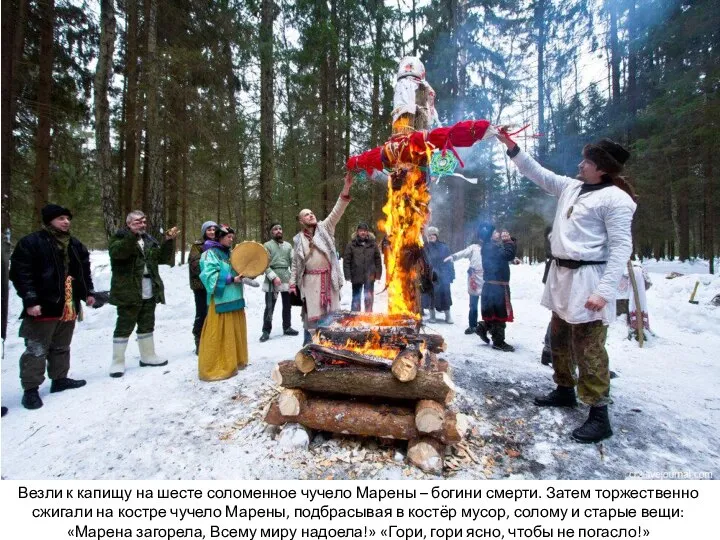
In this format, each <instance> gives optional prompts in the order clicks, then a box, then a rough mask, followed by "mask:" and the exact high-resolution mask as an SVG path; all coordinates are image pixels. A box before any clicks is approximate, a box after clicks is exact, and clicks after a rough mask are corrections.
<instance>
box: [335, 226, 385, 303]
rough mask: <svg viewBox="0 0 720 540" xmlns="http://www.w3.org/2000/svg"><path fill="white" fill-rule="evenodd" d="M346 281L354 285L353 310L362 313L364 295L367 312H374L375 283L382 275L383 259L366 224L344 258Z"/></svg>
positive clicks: (347, 248) (354, 236) (358, 232)
mask: <svg viewBox="0 0 720 540" xmlns="http://www.w3.org/2000/svg"><path fill="white" fill-rule="evenodd" d="M343 272H344V274H345V279H346V280H348V281H349V282H350V283H352V307H351V308H350V309H352V310H353V311H360V296H361V295H363V289H364V295H363V296H364V304H365V311H372V309H373V300H374V298H375V281H376V280H378V279H380V276H381V275H382V257H381V256H380V249H379V248H378V246H377V244H376V243H375V235H374V234H372V233H371V232H370V231H369V229H368V226H367V224H366V223H360V224H359V225H358V226H357V230H356V231H355V234H353V236H352V239H351V240H350V243H348V245H347V247H346V248H345V255H344V256H343Z"/></svg>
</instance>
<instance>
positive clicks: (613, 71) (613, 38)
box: [606, 2, 620, 113]
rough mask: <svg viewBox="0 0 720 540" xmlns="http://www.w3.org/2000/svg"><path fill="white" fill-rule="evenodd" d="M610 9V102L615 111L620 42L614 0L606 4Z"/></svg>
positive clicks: (616, 107) (617, 108)
mask: <svg viewBox="0 0 720 540" xmlns="http://www.w3.org/2000/svg"><path fill="white" fill-rule="evenodd" d="M606 6H607V9H608V10H609V11H610V34H609V36H608V39H609V40H610V76H611V79H612V103H613V108H614V109H615V111H616V113H617V112H618V110H619V105H620V43H619V41H618V22H617V19H618V14H617V5H616V4H615V2H609V3H608V4H606Z"/></svg>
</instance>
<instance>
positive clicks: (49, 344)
mask: <svg viewBox="0 0 720 540" xmlns="http://www.w3.org/2000/svg"><path fill="white" fill-rule="evenodd" d="M74 330H75V321H67V322H61V321H59V320H55V321H37V320H35V319H34V318H32V317H28V318H26V319H23V321H22V323H21V324H20V337H21V338H24V339H25V352H24V353H23V354H22V356H21V357H20V383H21V384H22V387H23V390H30V389H32V388H37V387H38V386H40V385H41V384H42V383H43V381H44V380H45V364H46V362H47V372H48V377H50V379H52V380H55V379H64V378H65V377H67V374H68V371H69V369H70V343H71V342H72V337H73V331H74Z"/></svg>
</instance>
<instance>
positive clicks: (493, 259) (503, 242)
mask: <svg viewBox="0 0 720 540" xmlns="http://www.w3.org/2000/svg"><path fill="white" fill-rule="evenodd" d="M479 234H480V239H481V240H482V241H483V246H482V262H483V276H484V278H485V281H484V282H483V288H482V293H481V299H480V305H481V309H482V319H483V320H482V321H481V322H479V323H478V326H477V333H478V335H479V336H480V338H481V339H482V340H483V341H484V342H485V343H490V339H489V338H488V336H487V335H488V332H489V333H490V336H491V337H492V340H493V349H497V350H499V351H505V352H512V351H514V350H515V348H514V347H513V346H512V345H509V344H508V343H506V342H505V326H506V323H509V322H513V309H512V304H511V303H510V261H512V260H514V259H515V250H516V245H515V239H514V238H512V237H511V236H510V233H508V232H507V231H502V233H500V232H498V231H495V226H494V225H491V224H490V223H483V224H482V225H481V226H480V231H479Z"/></svg>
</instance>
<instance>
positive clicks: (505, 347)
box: [493, 341, 515, 352]
mask: <svg viewBox="0 0 720 540" xmlns="http://www.w3.org/2000/svg"><path fill="white" fill-rule="evenodd" d="M493 349H495V350H496V351H503V352H513V351H514V350H515V347H513V346H512V345H510V344H509V343H506V342H505V341H493Z"/></svg>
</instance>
